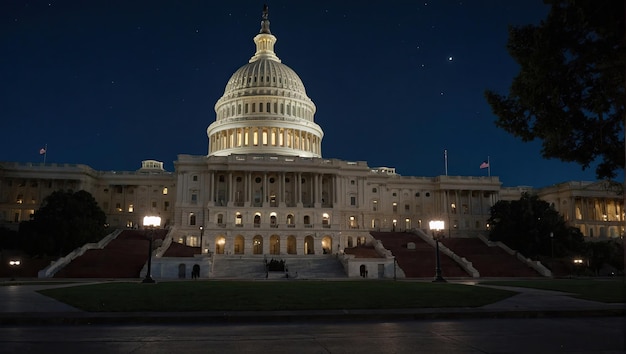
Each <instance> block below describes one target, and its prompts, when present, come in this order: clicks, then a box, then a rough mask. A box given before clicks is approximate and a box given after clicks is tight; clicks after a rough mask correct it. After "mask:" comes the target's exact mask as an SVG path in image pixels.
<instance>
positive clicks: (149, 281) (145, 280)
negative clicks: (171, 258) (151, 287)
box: [141, 275, 156, 284]
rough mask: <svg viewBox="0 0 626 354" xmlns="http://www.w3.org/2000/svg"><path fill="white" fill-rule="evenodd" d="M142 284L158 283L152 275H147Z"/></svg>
mask: <svg viewBox="0 0 626 354" xmlns="http://www.w3.org/2000/svg"><path fill="white" fill-rule="evenodd" d="M141 283H142V284H154V283H156V281H155V280H154V279H152V277H151V276H149V275H146V277H145V278H143V280H142V281H141Z"/></svg>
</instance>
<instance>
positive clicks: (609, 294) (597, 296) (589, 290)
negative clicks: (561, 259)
mask: <svg viewBox="0 0 626 354" xmlns="http://www.w3.org/2000/svg"><path fill="white" fill-rule="evenodd" d="M481 284H484V285H496V286H498V285H500V286H518V287H522V288H535V289H544V290H556V291H563V292H566V293H571V294H573V295H572V296H573V297H576V298H580V299H586V300H593V301H599V302H606V303H620V302H626V300H625V299H626V283H625V282H624V279H622V278H619V279H544V280H511V281H489V282H481Z"/></svg>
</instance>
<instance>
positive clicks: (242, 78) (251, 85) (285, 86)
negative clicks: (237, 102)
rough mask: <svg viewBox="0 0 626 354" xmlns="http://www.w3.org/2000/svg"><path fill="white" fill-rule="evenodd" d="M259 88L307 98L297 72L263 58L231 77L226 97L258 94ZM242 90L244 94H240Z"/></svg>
mask: <svg viewBox="0 0 626 354" xmlns="http://www.w3.org/2000/svg"><path fill="white" fill-rule="evenodd" d="M257 88H270V89H281V90H287V91H290V92H291V93H292V95H293V93H299V94H301V95H303V96H306V89H305V88H304V84H303V83H302V80H301V79H300V77H299V76H298V74H296V72H295V71H293V70H292V69H291V68H290V67H288V66H287V65H285V64H283V63H280V62H278V61H276V60H273V59H266V58H261V59H258V60H255V61H253V62H251V63H248V64H246V65H244V66H242V67H241V68H239V70H237V71H236V72H235V73H234V74H233V75H232V76H231V77H230V80H228V83H227V84H226V88H225V89H224V97H232V95H234V96H247V95H252V94H258V91H257V90H255V89H257ZM251 89H252V90H251ZM242 90H243V91H244V92H240V91H242ZM268 93H269V92H268ZM296 96H297V95H296Z"/></svg>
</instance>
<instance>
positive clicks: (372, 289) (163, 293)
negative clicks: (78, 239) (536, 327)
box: [40, 281, 515, 312]
mask: <svg viewBox="0 0 626 354" xmlns="http://www.w3.org/2000/svg"><path fill="white" fill-rule="evenodd" d="M40 292H41V293H42V294H44V295H47V296H50V297H53V298H55V299H57V300H60V301H62V302H65V303H67V304H70V305H72V306H74V307H77V308H80V309H82V310H85V311H94V312H96V311H112V312H118V311H124V312H126V311H128V312H133V311H162V312H168V311H229V310H238V311H265V310H333V309H403V308H432V307H478V306H483V305H486V304H490V303H493V302H496V301H499V300H502V299H505V298H507V297H509V296H512V295H514V294H515V293H514V292H510V291H505V290H499V289H490V288H484V287H478V286H471V285H461V284H450V283H429V282H428V283H427V282H392V281H183V282H180V281H175V282H159V283H157V284H141V283H139V282H111V283H102V284H95V285H81V286H72V287H66V288H57V289H47V290H42V291H40Z"/></svg>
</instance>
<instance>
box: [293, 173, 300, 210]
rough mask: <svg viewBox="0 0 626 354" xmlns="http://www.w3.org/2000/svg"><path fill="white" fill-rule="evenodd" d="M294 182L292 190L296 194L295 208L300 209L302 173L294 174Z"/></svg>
mask: <svg viewBox="0 0 626 354" xmlns="http://www.w3.org/2000/svg"><path fill="white" fill-rule="evenodd" d="M294 182H295V185H294V187H295V188H294V189H295V193H296V207H298V208H302V172H297V173H296V180H295V181H294Z"/></svg>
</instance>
